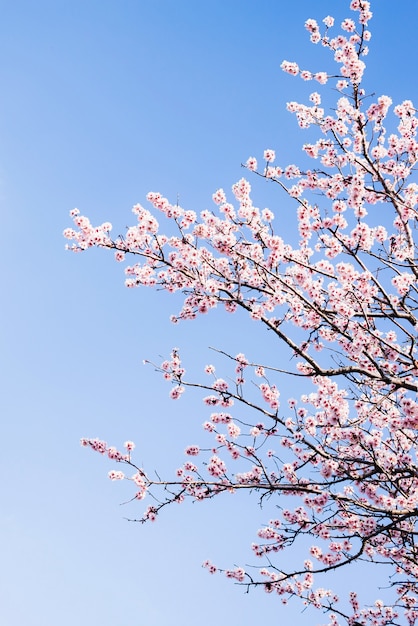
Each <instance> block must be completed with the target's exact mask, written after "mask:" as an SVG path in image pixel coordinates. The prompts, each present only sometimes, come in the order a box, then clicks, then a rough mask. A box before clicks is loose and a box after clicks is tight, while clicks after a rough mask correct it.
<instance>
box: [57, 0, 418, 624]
mask: <svg viewBox="0 0 418 626" xmlns="http://www.w3.org/2000/svg"><path fill="white" fill-rule="evenodd" d="M350 8H351V9H352V11H354V12H355V14H356V20H354V19H351V18H347V19H345V20H344V21H343V22H342V24H341V32H340V33H337V34H335V35H334V34H333V31H334V28H335V27H334V20H333V18H332V17H330V16H327V17H325V18H324V20H323V23H324V25H323V26H322V27H321V26H320V25H319V24H318V23H317V22H316V21H315V20H312V19H310V20H307V22H306V28H307V30H308V32H309V34H310V38H311V41H312V42H313V43H314V44H318V43H321V44H322V45H323V46H324V47H325V48H326V49H328V50H329V51H330V53H331V54H332V56H333V58H334V61H335V62H336V64H337V68H336V70H335V71H334V72H332V73H330V72H329V71H322V72H316V73H314V72H311V71H310V70H308V69H302V70H301V69H300V68H299V66H298V65H297V64H296V63H295V62H289V61H284V62H283V64H282V68H283V70H284V71H285V72H287V73H289V74H291V75H294V76H297V75H300V77H301V78H302V79H303V80H305V81H311V80H313V81H316V82H317V83H318V88H319V89H321V88H322V87H321V86H325V85H327V84H329V83H330V82H333V86H334V87H335V88H336V90H337V93H338V96H337V102H336V103H335V106H333V107H332V108H331V109H330V111H329V112H326V111H325V109H324V108H323V106H322V98H321V94H320V93H318V92H317V91H313V92H312V93H311V95H310V98H309V104H300V103H296V102H289V103H288V105H287V108H288V110H289V111H290V112H291V113H293V114H295V116H296V119H297V122H298V124H299V126H300V127H301V128H311V127H313V128H314V129H316V130H317V132H318V139H317V141H316V142H315V143H306V144H304V145H303V152H304V157H303V159H301V162H303V165H302V164H301V165H300V166H299V165H295V164H289V165H279V164H277V161H276V154H275V151H274V150H273V149H266V150H265V152H264V155H263V163H262V165H259V164H258V162H257V159H256V158H255V157H250V158H249V159H248V160H247V162H246V164H245V167H246V169H247V170H248V171H249V175H253V176H254V175H258V176H259V177H262V178H265V179H266V180H268V181H270V182H272V183H275V184H276V185H277V187H276V189H279V190H280V194H283V195H282V198H283V206H284V207H285V209H286V210H287V207H288V206H291V204H290V205H289V203H294V205H295V209H296V212H297V213H296V219H297V225H298V232H299V240H298V241H297V242H286V241H285V240H284V238H283V236H282V232H281V228H280V225H279V226H278V227H277V228H276V227H275V226H274V217H275V216H274V213H273V212H272V211H271V210H270V209H263V210H261V209H259V208H258V207H257V206H256V205H255V204H254V202H253V200H252V196H251V185H250V182H249V181H248V180H247V179H244V178H242V179H241V180H239V181H238V182H237V183H236V184H234V185H233V187H232V194H233V197H234V201H233V202H231V201H230V200H231V199H230V198H228V196H227V194H226V193H225V192H224V191H223V190H222V189H219V190H217V191H216V192H215V194H214V195H213V201H214V207H213V210H212V211H209V210H204V211H202V212H201V213H200V215H198V214H197V213H196V212H194V211H192V210H186V209H184V208H182V207H181V206H179V205H178V203H176V204H171V203H170V202H169V200H167V199H166V198H164V197H163V196H162V195H161V194H159V193H149V194H148V196H147V200H148V202H149V203H150V205H151V208H150V209H148V208H145V207H143V206H142V205H139V204H137V205H135V206H134V208H133V212H134V214H135V216H136V219H137V222H136V224H135V225H133V226H131V227H130V228H128V230H127V232H126V235H125V236H124V237H121V236H120V237H117V238H114V239H113V238H112V237H111V235H110V232H111V225H110V223H108V222H106V223H104V224H102V225H101V226H93V225H92V224H91V223H90V221H89V219H88V218H87V217H85V216H82V215H80V213H79V211H78V210H76V209H74V210H73V211H72V212H71V215H72V218H73V220H74V228H68V229H66V231H65V233H64V234H65V237H66V238H67V239H69V240H71V241H72V243H71V244H70V245H69V248H70V249H71V250H73V251H74V252H81V251H84V250H86V249H88V248H91V247H99V248H107V249H110V250H113V251H114V254H115V258H116V260H117V261H118V262H124V261H125V260H126V259H127V258H131V259H132V264H130V265H128V266H127V267H126V268H125V273H126V285H127V287H130V288H132V287H138V286H147V287H160V288H161V287H162V288H163V289H165V290H166V291H168V292H169V293H176V292H180V293H182V294H183V295H184V300H183V304H182V307H181V310H180V311H179V312H178V313H177V314H175V315H173V316H172V318H171V319H172V321H173V322H174V323H177V322H179V321H182V320H193V319H194V318H196V317H197V316H198V315H200V314H206V313H208V312H209V311H210V310H211V309H213V308H215V307H217V306H223V307H224V308H225V309H226V311H227V312H229V313H237V314H238V312H239V311H241V312H243V313H244V314H245V315H248V316H249V318H250V319H252V320H254V321H255V322H259V323H261V324H262V325H264V326H265V327H266V328H267V329H268V330H269V331H270V334H269V341H271V338H272V336H273V337H275V338H276V339H277V341H278V342H279V343H280V344H281V345H283V346H285V347H286V349H287V350H288V353H289V356H290V357H292V359H288V363H290V365H288V366H284V365H283V362H276V361H274V362H271V363H265V364H263V365H261V364H257V363H251V362H250V360H249V359H247V358H246V357H245V356H244V354H239V355H236V356H233V355H226V356H227V357H229V359H230V360H232V362H233V363H234V367H235V374H234V377H233V379H231V381H230V382H227V380H225V379H224V378H220V377H218V376H217V374H216V372H215V368H214V367H213V366H211V365H208V366H207V368H206V375H207V376H210V377H211V378H210V380H209V382H207V379H206V382H202V380H194V381H189V380H188V379H187V378H186V372H185V369H184V367H183V365H182V363H181V361H180V356H179V352H178V350H173V352H172V354H171V357H170V358H169V359H167V360H166V361H164V362H163V363H162V364H160V365H158V366H155V367H156V369H157V371H159V372H160V373H161V374H162V375H163V377H164V378H165V379H166V380H167V381H169V382H170V383H171V384H172V389H171V392H170V393H171V397H172V398H173V399H178V398H180V397H181V395H182V393H183V392H184V391H185V389H187V388H188V387H194V388H197V389H199V390H201V391H202V392H203V393H204V394H208V395H204V404H205V405H206V407H207V408H208V410H209V411H212V412H211V413H209V416H208V419H207V421H205V422H204V424H203V428H204V431H206V432H205V434H204V437H205V440H208V438H209V439H210V443H209V444H208V445H206V446H205V447H201V446H200V445H197V444H192V445H188V446H187V448H186V455H187V456H188V457H189V460H187V461H186V462H185V463H184V464H182V466H181V467H179V468H178V469H177V472H176V475H175V477H174V478H171V479H160V478H159V477H158V476H156V477H155V478H154V477H152V476H150V475H149V474H148V473H147V472H146V471H145V470H144V469H143V468H140V467H137V466H136V465H135V463H134V461H133V460H132V458H131V452H132V450H133V444H132V442H127V444H126V450H125V451H124V452H120V451H118V450H116V449H115V448H113V447H110V448H109V447H108V446H107V444H106V443H105V442H103V441H101V440H98V439H83V440H82V443H83V445H85V446H88V447H91V448H93V449H94V450H96V451H98V452H100V453H102V454H107V455H108V456H109V457H110V458H111V459H113V460H115V461H117V462H119V463H121V464H123V465H125V466H127V467H128V469H129V471H130V475H128V474H126V473H123V472H122V471H119V470H112V471H111V472H110V474H109V476H110V478H111V479H112V480H122V479H127V480H130V481H132V483H133V484H134V491H135V493H134V495H133V500H142V499H144V498H145V497H147V496H151V497H152V498H153V502H152V504H151V505H150V506H149V507H148V508H146V509H145V512H144V513H143V514H142V516H141V517H140V521H142V522H144V521H147V520H154V519H155V518H156V516H157V515H158V514H159V512H160V511H161V509H163V508H164V507H165V506H167V505H169V504H171V503H173V502H182V501H183V500H185V499H187V498H191V499H194V500H205V499H210V498H213V497H215V496H217V495H218V494H221V493H231V494H233V493H234V492H236V491H238V490H248V491H250V492H257V493H258V494H259V497H260V499H261V500H263V499H265V498H274V501H275V502H276V504H277V506H278V507H279V508H280V510H281V513H280V515H279V516H278V517H277V519H276V518H275V519H271V520H270V521H269V522H268V524H267V525H266V526H263V527H262V528H261V529H260V530H259V531H258V539H259V541H257V543H255V544H253V546H252V549H253V553H254V555H255V556H256V557H257V558H258V559H260V560H261V562H262V565H260V567H259V568H257V569H256V570H254V568H253V569H251V570H249V569H248V568H247V569H245V568H236V569H232V570H224V571H225V573H226V575H227V576H228V577H229V578H232V579H235V580H236V581H237V582H238V583H240V584H244V585H248V586H250V587H252V586H255V587H257V586H262V587H263V588H264V589H265V590H266V591H267V592H274V593H276V594H278V595H279V596H280V597H281V598H282V599H283V600H284V601H285V600H286V599H287V598H288V597H289V596H294V595H296V596H299V597H300V598H301V599H302V600H303V601H304V602H305V603H306V604H310V605H313V606H315V607H317V608H322V609H325V610H326V611H328V612H329V615H330V624H335V625H336V624H339V623H342V621H344V620H345V621H346V622H347V623H348V624H351V625H353V624H370V625H372V624H373V625H374V626H387V625H390V624H408V625H410V626H412V625H413V624H415V623H416V622H417V618H418V601H417V597H418V584H417V576H418V549H417V543H416V542H417V532H418V531H417V516H418V465H417V446H418V436H417V432H418V430H417V429H418V404H417V400H416V392H417V390H418V383H417V372H418V364H417V356H416V350H417V345H416V341H417V339H416V337H417V333H416V331H417V322H418V320H417V310H418V291H417V285H416V279H417V277H418V264H417V251H416V242H415V238H414V234H415V228H416V219H417V204H418V184H417V183H416V182H414V176H415V169H416V163H417V159H418V144H417V141H416V132H417V125H418V118H417V115H416V109H415V108H414V106H413V104H412V102H410V101H405V102H403V103H401V104H399V105H396V106H395V107H393V109H392V108H391V107H392V101H391V98H390V97H389V96H387V95H382V96H380V97H377V98H376V99H374V100H372V97H371V96H367V94H366V93H365V91H364V89H363V87H362V78H363V74H364V71H365V67H366V66H365V62H364V57H365V56H366V54H367V51H368V48H367V44H368V42H369V40H370V37H371V35H370V32H369V30H368V22H369V20H370V18H371V16H372V14H371V11H370V3H369V2H367V1H366V0H352V2H351V4H350ZM334 82H335V84H334ZM390 116H392V119H390ZM394 119H395V120H397V122H396V128H395V125H394V123H393V120H394ZM392 126H393V132H390V133H389V132H388V129H389V128H392ZM311 162H312V163H313V165H312V167H309V164H310V163H311ZM157 215H159V216H160V218H159V219H161V221H162V222H163V223H164V224H166V225H167V232H168V233H170V234H163V232H162V231H161V228H160V224H159V221H158V220H157V217H156V216H157ZM221 352H222V351H221ZM286 374H289V375H296V376H299V377H302V378H303V379H304V381H305V382H306V385H305V387H306V390H307V391H306V392H305V393H304V394H302V395H301V397H300V398H298V399H297V400H296V399H293V398H286V401H285V402H284V403H283V402H281V395H280V389H279V384H278V382H277V381H280V380H282V377H283V375H286ZM273 379H274V380H273ZM276 379H277V380H276ZM249 381H251V382H252V383H255V384H251V385H248V382H249ZM239 408H242V409H243V411H241V410H238V409H239ZM243 415H245V419H244V417H243ZM251 416H252V418H251ZM273 446H274V447H275V448H278V449H279V450H278V451H277V450H276V451H275V450H274V449H273ZM190 459H192V460H190ZM290 502H294V505H291V504H290ZM288 504H289V507H288V508H286V506H285V505H288ZM306 536H308V537H310V538H311V540H312V542H313V543H312V544H311V547H310V548H309V551H308V552H309V553H308V554H307V555H306V556H307V558H306V559H305V560H304V561H303V562H302V563H297V562H291V563H290V564H289V566H288V569H285V566H284V565H283V559H280V558H277V559H275V556H276V555H277V554H278V553H281V552H282V551H283V550H286V549H288V548H289V547H291V546H293V545H296V544H298V545H299V542H300V543H301V544H302V543H303V540H302V537H306ZM353 562H368V563H369V564H373V565H374V566H376V567H377V566H378V565H379V566H381V568H382V569H383V570H384V571H387V572H388V581H389V586H390V588H391V591H390V592H389V591H388V600H387V601H385V602H384V601H382V600H376V601H375V603H374V604H373V605H372V606H369V605H368V606H360V605H359V602H358V599H357V595H356V593H355V591H353V592H352V593H351V594H350V596H349V597H348V599H347V602H346V604H341V603H339V599H338V597H337V596H336V594H335V592H334V591H332V590H326V589H324V588H323V587H322V586H318V585H317V582H316V581H317V580H320V579H321V578H322V577H323V576H324V575H325V576H326V574H327V573H329V572H331V571H333V570H335V569H337V568H341V567H343V566H345V565H348V564H350V563H353ZM205 565H206V567H208V569H209V571H210V572H212V573H214V572H215V571H217V567H216V566H215V565H213V564H211V563H210V562H209V561H208V562H206V564H205ZM255 571H257V572H258V574H256V573H255ZM341 620H342V621H341Z"/></svg>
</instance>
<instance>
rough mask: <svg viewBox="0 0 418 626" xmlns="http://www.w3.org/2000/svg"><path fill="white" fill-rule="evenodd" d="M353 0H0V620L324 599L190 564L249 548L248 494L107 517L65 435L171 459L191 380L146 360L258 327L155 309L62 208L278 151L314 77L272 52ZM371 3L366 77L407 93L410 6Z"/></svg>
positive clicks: (280, 615) (199, 203)
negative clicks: (290, 68) (71, 248)
mask: <svg viewBox="0 0 418 626" xmlns="http://www.w3.org/2000/svg"><path fill="white" fill-rule="evenodd" d="M348 5H349V2H348V1H345V0H338V1H336V0H334V1H332V0H315V2H312V1H311V0H299V1H298V2H281V1H279V0H275V1H274V0H264V1H263V2H255V1H254V0H251V1H250V0H240V1H236V0H223V1H221V0H211V1H210V2H203V1H202V2H200V1H199V0H198V1H194V2H192V1H191V0H190V1H186V0H180V1H177V2H175V1H174V0H153V1H151V0H148V1H144V0H120V1H116V0H100V1H98V0H72V1H69V0H66V1H65V0H49V1H48V0H37V1H36V2H33V1H31V0H13V1H11V0H9V1H0V15H1V18H2V19H1V23H0V84H1V86H2V90H1V95H0V211H1V220H2V227H3V237H2V245H1V248H0V254H1V264H0V272H1V281H2V291H3V297H2V306H1V313H0V315H1V331H0V333H1V353H2V359H1V377H0V380H1V388H2V391H1V394H0V407H1V416H2V419H1V430H0V433H1V441H2V445H3V450H2V454H1V458H0V467H1V472H2V476H3V480H2V486H1V491H2V493H1V509H0V554H1V559H2V567H1V573H0V623H1V624H4V626H56V625H57V624H59V625H60V626H70V624H71V626H73V624H79V625H81V626H85V625H86V626H87V625H91V624H99V623H100V624H101V625H102V626H114V625H115V624H132V625H138V626H139V625H141V626H142V625H144V626H166V625H168V624H170V625H171V624H175V625H177V624H178V625H181V626H194V625H195V624H196V623H199V624H200V626H209V624H210V625H212V624H213V623H214V622H215V621H216V622H217V623H218V624H227V623H230V624H234V625H235V624H238V623H239V624H243V625H244V626H247V625H248V626H249V625H251V626H252V625H253V624H257V623H264V624H270V623H271V624H275V623H282V622H283V621H285V622H288V623H289V622H292V623H295V624H298V625H299V624H301V625H302V624H316V623H319V622H320V621H321V616H320V615H316V614H314V615H312V614H310V613H308V612H306V613H301V607H300V606H299V605H298V604H297V603H292V605H291V607H290V608H287V609H282V607H281V605H280V603H279V602H278V600H277V599H276V598H275V597H271V596H266V595H265V594H264V593H262V592H258V593H257V592H253V593H251V594H249V595H247V594H244V593H243V590H242V589H241V588H238V587H234V586H233V585H232V584H230V583H229V582H227V581H226V580H224V579H223V578H222V577H210V576H209V575H208V574H207V573H206V572H205V571H204V570H202V569H201V568H200V564H201V562H202V561H203V560H204V559H205V558H208V557H209V558H212V560H213V561H215V562H218V563H220V564H223V565H232V564H234V563H236V564H242V563H246V562H248V561H249V560H252V559H251V557H250V551H249V545H250V544H251V542H252V541H253V540H255V532H256V530H257V528H258V527H259V526H260V525H261V524H262V522H266V521H267V520H268V519H269V516H268V513H267V512H260V510H259V509H258V508H257V506H256V500H255V499H253V500H251V501H249V500H247V499H245V498H240V497H238V496H236V497H234V498H229V499H228V498H224V499H223V500H221V499H219V502H218V503H216V502H209V503H206V504H203V505H190V504H189V505H184V506H183V507H182V508H180V507H178V508H177V507H173V508H172V509H171V510H169V511H167V512H166V514H165V515H162V517H161V519H160V520H159V521H158V523H157V524H154V525H147V526H141V527H140V526H138V525H135V524H130V523H128V522H126V521H125V520H124V519H123V517H124V516H125V515H126V516H129V515H130V516H134V515H135V511H136V510H135V506H131V507H128V508H121V507H119V503H120V502H122V501H123V500H124V498H125V497H126V496H127V495H128V493H129V490H128V489H125V488H124V485H121V484H112V483H110V481H108V479H107V477H106V475H107V471H108V470H109V469H111V468H112V467H113V465H112V464H111V463H108V462H106V461H105V460H103V459H101V458H99V456H98V455H94V454H93V453H91V452H90V451H88V450H84V449H81V448H80V447H79V439H80V437H82V436H99V437H101V438H104V439H106V440H107V441H108V442H109V443H113V444H116V445H121V444H122V443H123V441H125V440H126V439H133V440H134V441H136V442H137V445H138V452H137V458H138V460H140V461H141V462H143V463H144V465H145V466H146V467H147V468H149V469H153V468H156V469H159V470H161V472H162V473H163V472H164V471H165V472H166V473H168V472H169V471H171V470H174V469H175V468H176V467H177V466H178V465H180V464H181V462H182V459H183V449H184V447H185V445H186V444H188V443H194V442H195V441H198V438H199V434H200V429H201V426H200V425H201V423H202V422H203V421H204V420H205V419H206V417H207V415H206V412H205V410H204V408H203V406H201V405H200V403H199V401H198V396H196V397H193V395H192V394H188V395H186V396H185V397H184V398H182V400H181V401H180V402H179V403H173V402H170V401H169V399H168V391H169V387H168V386H164V383H163V381H162V380H161V379H160V378H159V377H158V376H157V375H156V374H154V373H153V371H152V368H150V367H148V368H146V367H144V366H143V365H142V360H143V359H144V358H149V359H151V360H155V361H159V360H160V356H159V355H163V356H165V355H167V354H168V353H169V351H170V349H171V348H172V347H173V346H179V347H180V348H181V349H182V353H183V355H184V358H185V364H186V367H187V368H188V369H189V370H193V368H198V369H201V368H202V367H203V365H204V364H205V363H207V362H210V361H212V360H213V357H212V355H211V354H210V353H208V351H207V347H208V346H209V345H214V346H217V347H222V348H225V349H226V350H228V351H230V352H231V353H233V354H235V353H237V352H239V351H244V352H245V353H246V354H248V355H249V356H251V357H252V356H254V357H256V356H258V354H260V353H259V350H262V349H263V348H262V347H260V346H262V345H263V344H262V339H263V338H264V339H265V338H266V337H265V335H263V334H262V333H261V332H260V331H259V330H258V329H257V328H256V325H255V324H253V325H251V323H250V321H249V320H247V319H245V318H243V317H237V318H231V317H227V316H226V315H223V314H222V313H221V312H215V313H213V314H212V315H210V316H207V317H205V318H202V319H200V320H197V321H196V322H193V323H189V324H182V325H178V326H173V325H171V324H170V322H169V315H170V313H172V312H176V311H177V309H178V302H176V301H175V300H173V299H170V298H169V297H168V296H166V295H165V294H160V293H155V292H152V291H147V290H133V291H128V290H126V289H125V288H124V286H123V273H122V268H121V267H120V266H119V265H117V264H115V263H114V261H113V259H112V258H111V255H108V254H106V253H105V252H100V251H90V252H88V253H87V254H85V255H84V254H83V255H78V256H76V255H72V254H70V253H66V252H65V251H64V243H65V242H64V240H63V238H62V230H63V229H64V228H66V227H67V226H69V225H70V220H69V217H68V211H69V210H70V209H72V208H73V207H75V206H77V207H78V208H79V209H80V210H81V211H82V212H83V213H85V214H88V215H89V216H91V217H92V219H93V220H97V221H98V222H102V221H105V220H110V221H112V222H113V223H114V225H115V232H116V234H117V233H119V232H123V231H124V229H125V226H126V225H128V224H131V223H132V216H131V213H130V209H131V206H132V205H133V204H134V203H136V202H143V201H144V198H145V195H146V193H147V192H148V191H150V190H153V191H160V192H161V193H163V194H164V195H167V196H168V197H169V198H171V199H175V198H176V196H177V194H179V196H180V202H181V204H182V205H183V206H184V207H186V208H191V209H194V210H197V211H200V210H202V209H204V208H207V207H208V206H210V205H211V194H212V192H213V191H215V190H216V189H217V188H218V187H221V186H222V187H224V188H225V189H230V186H231V185H232V183H234V182H235V181H236V180H237V179H238V178H240V177H241V176H242V170H241V169H240V163H241V162H243V161H245V160H246V159H247V157H248V156H250V155H255V156H258V157H260V156H261V154H262V151H263V150H264V148H267V147H272V148H275V149H276V150H277V152H278V154H279V155H280V159H279V160H280V162H281V163H283V164H286V163H290V162H294V161H297V159H298V157H299V154H300V145H301V143H303V141H304V140H306V138H305V137H304V136H303V134H301V133H300V132H299V131H298V130H297V127H296V124H295V122H294V120H293V119H292V117H291V116H290V114H288V113H287V112H286V111H285V103H286V101H288V100H297V99H298V98H302V97H303V94H307V93H309V91H311V90H312V85H310V86H308V87H307V86H306V85H305V84H303V83H302V81H300V80H299V79H292V78H291V77H289V76H287V75H284V74H283V73H282V72H281V70H280V67H279V66H280V63H281V61H282V59H283V58H286V59H288V60H296V61H298V62H299V64H300V65H301V66H303V67H307V68H312V69H313V70H318V69H319V70H320V69H323V68H322V62H321V60H322V59H323V58H324V51H323V50H322V49H320V48H317V47H313V46H312V45H311V44H309V41H308V36H307V34H306V33H305V31H304V28H303V24H304V21H305V19H306V18H308V17H315V18H317V19H318V20H321V19H322V18H323V17H325V16H326V15H328V14H331V15H335V17H336V18H338V20H340V19H341V18H343V17H346V16H347V15H348V10H347V8H348ZM373 5H374V6H372V9H373V10H374V12H375V17H374V19H373V20H372V22H371V25H370V26H371V30H372V32H373V39H372V41H371V45H370V47H371V54H370V56H369V58H368V59H367V64H368V68H369V70H368V74H367V85H368V86H369V89H370V91H375V92H376V93H377V94H378V95H380V94H381V93H385V94H387V95H390V96H392V97H393V99H394V101H395V102H398V101H402V100H403V99H405V98H409V99H412V100H415V101H417V100H418V95H417V85H416V66H417V48H416V22H417V18H418V7H417V5H416V3H414V2H411V1H410V0H403V1H402V0H397V2H396V3H394V2H393V1H392V0H376V1H375V2H374V3H373ZM315 55H316V56H315ZM315 88H317V86H315ZM256 187H257V190H256V191H257V194H258V196H256V200H257V201H259V203H260V204H262V205H264V206H269V207H270V208H271V209H273V210H274V211H275V212H276V213H277V218H276V225H277V224H280V220H281V219H282V220H283V227H285V226H286V228H287V225H288V222H289V212H288V211H287V212H286V211H285V209H286V207H284V208H283V198H282V197H281V196H280V195H279V194H278V193H277V190H276V189H275V188H273V187H271V186H268V185H256ZM290 215H291V213H290ZM242 337H244V340H243V339H242ZM264 349H265V350H270V351H271V350H272V349H276V348H274V347H273V348H272V347H271V345H267V346H266V348H264ZM277 354H278V356H277V358H278V359H279V358H280V347H279V346H278V347H277ZM269 356H270V357H271V352H270V354H269ZM270 360H271V358H270ZM322 621H325V619H324V620H322Z"/></svg>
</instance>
